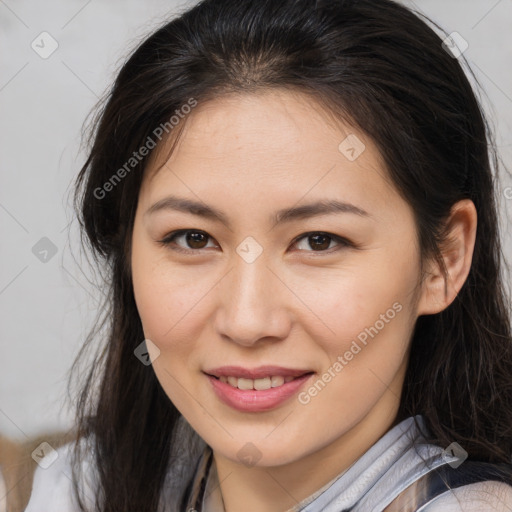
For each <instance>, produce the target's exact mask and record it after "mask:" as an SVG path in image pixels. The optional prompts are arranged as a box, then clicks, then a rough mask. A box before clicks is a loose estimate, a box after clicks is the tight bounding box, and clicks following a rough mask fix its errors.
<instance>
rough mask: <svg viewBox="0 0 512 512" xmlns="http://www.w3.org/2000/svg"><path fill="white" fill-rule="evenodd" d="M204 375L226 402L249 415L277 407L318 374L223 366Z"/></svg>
mask: <svg viewBox="0 0 512 512" xmlns="http://www.w3.org/2000/svg"><path fill="white" fill-rule="evenodd" d="M203 373H205V375H206V376H207V377H208V379H209V380H210V383H211V385H212V388H213V391H214V392H215V394H216V395H217V396H218V398H220V400H221V401H222V402H224V403H225V404H227V405H229V406H231V407H233V408H235V409H238V410H240V411H246V412H262V411H266V410H270V409H273V408H274V407H277V406H278V405H280V404H281V403H283V402H285V401H287V400H288V399H289V398H291V396H293V395H295V394H296V393H297V392H298V391H299V390H300V388H301V387H302V386H303V385H304V384H305V383H306V382H307V381H308V380H309V378H310V377H311V376H312V375H313V374H314V372H313V371H311V370H305V369H295V368H283V367H279V366H260V367H258V368H251V369H249V368H242V367H240V366H223V367H221V368H214V369H212V370H207V371H204V372H203Z"/></svg>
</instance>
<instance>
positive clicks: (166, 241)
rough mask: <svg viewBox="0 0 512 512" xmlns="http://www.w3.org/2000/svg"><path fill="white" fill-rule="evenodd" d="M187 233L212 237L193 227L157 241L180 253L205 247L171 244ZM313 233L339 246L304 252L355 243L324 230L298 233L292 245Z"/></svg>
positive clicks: (330, 250)
mask: <svg viewBox="0 0 512 512" xmlns="http://www.w3.org/2000/svg"><path fill="white" fill-rule="evenodd" d="M187 233H201V234H203V235H206V237H207V238H208V240H211V239H213V237H211V236H210V235H208V233H206V232H205V231H201V230H194V229H179V230H177V231H172V232H171V233H169V234H168V235H167V236H166V237H165V238H163V239H162V240H159V241H158V243H159V244H161V245H163V246H164V247H167V248H169V249H171V250H173V251H176V252H181V253H185V254H192V253H198V252H200V251H202V250H204V249H205V248H202V249H184V248H182V247H179V246H176V245H174V246H173V245H172V244H173V242H174V240H175V239H176V238H177V237H179V236H181V235H186V234H187ZM313 235H324V236H327V237H328V238H331V239H332V240H334V241H336V242H338V244H339V247H338V248H334V251H333V250H332V249H333V248H332V247H331V248H330V249H325V250H320V251H314V250H311V251H305V252H311V253H316V254H318V253H327V254H332V253H333V252H336V251H339V250H340V249H342V248H343V247H355V245H354V244H353V243H352V242H349V241H348V240H347V239H345V238H342V237H340V236H337V235H334V234H332V233H327V232H325V231H309V232H307V233H303V234H302V235H300V236H298V237H297V238H295V239H294V241H293V244H292V245H295V244H296V243H297V242H299V241H300V240H302V239H303V238H309V237H310V236H313ZM329 245H330V244H329Z"/></svg>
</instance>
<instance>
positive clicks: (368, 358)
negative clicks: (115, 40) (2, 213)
mask: <svg viewBox="0 0 512 512" xmlns="http://www.w3.org/2000/svg"><path fill="white" fill-rule="evenodd" d="M182 122H183V121H182ZM347 137H348V139H347ZM362 144H364V146H363V145H362ZM164 152H165V151H164ZM164 152H161V153H160V154H163V153H164ZM157 160H158V159H156V160H154V162H153V163H152V164H151V167H150V168H148V169H147V174H146V176H145V178H144V182H143V186H142V189H141V192H140V196H139V202H138V207H137V212H136V218H135V225H134V230H133V245H132V254H131V264H132V271H133V286H134V293H135V299H136V303H137V307H138V311H139V314H140V317H141V320H142V324H143V328H144V334H145V337H146V339H149V340H151V343H148V344H149V346H150V347H155V346H156V347H157V348H158V350H159V353H158V351H157V350H156V349H154V348H153V349H152V350H150V353H152V356H153V357H154V358H155V359H154V361H153V369H154V371H155V373H156V376H157V378H158V380H159V382H160V384H161V385H162V388H163V389H164V390H165V392H166V393H167V395H168V396H169V398H170V399H171V400H172V402H173V403H174V404H175V405H176V407H177V408H178V409H179V410H180V411H181V413H182V414H183V415H184V416H185V418H186V419H187V421H188V422H189V423H190V424H191V426H192V427H193V428H194V429H195V430H196V431H197V432H198V433H199V435H200V436H201V437H202V438H203V439H204V440H205V441H206V442H207V443H208V444H209V445H210V446H211V447H212V448H213V450H214V451H215V452H216V453H217V454H220V455H221V456H223V457H225V458H228V459H230V460H232V461H235V462H236V461H238V462H240V463H244V464H247V463H249V464H254V465H260V466H273V465H279V464H286V463H290V462H293V461H296V460H298V459H300V458H302V457H305V456H308V455H313V454H315V453H321V452H322V451H324V452H326V451H327V450H330V451H329V453H331V454H332V453H335V451H336V450H333V447H335V446H336V445H337V444H339V445H340V446H341V444H343V442H345V441H346V440H347V439H352V441H354V440H357V442H361V443H363V445H361V449H363V448H364V443H366V447H368V445H371V444H372V443H373V442H375V441H376V440H377V439H378V438H379V437H380V436H381V435H382V434H383V433H384V432H385V431H386V430H387V429H388V428H389V427H390V426H391V425H392V424H393V422H394V420H395V417H396V413H397V410H398V406H399V400H400V393H401V388H402V383H403V378H404V372H405V369H406V361H407V355H408V347H409V340H410V338H411V334H412V330H413V327H414V323H415V321H416V318H417V317H418V315H419V314H422V312H421V311H420V309H421V290H420V289H419V288H418V283H419V279H420V255H419V248H418V243H417V236H416V229H415V223H414V218H413V212H412V210H411V208H410V207H409V205H408V204H407V203H406V202H405V201H404V200H403V199H402V198H401V197H400V196H399V194H398V192H397V191H396V190H395V189H394V188H393V186H392V185H391V184H390V181H389V179H388V178H387V176H386V173H385V169H384V165H383V162H382V160H381V157H380V154H379V152H378V151H377V149H376V146H375V145H374V144H373V143H372V141H371V140H370V139H369V138H368V137H367V136H366V135H364V134H363V133H361V132H360V131H358V130H356V129H354V128H351V127H350V126H348V125H344V127H343V130H342V129H340V127H335V126H334V125H333V124H332V123H331V122H330V121H329V118H328V117H327V116H326V114H325V112H324V111H322V110H321V109H320V108H319V107H318V106H317V105H316V104H315V103H314V102H313V101H312V100H311V99H310V98H308V97H306V96H303V95H298V94H291V93H290V92H282V91H277V90H274V91H272V92H265V93H259V94H246V95H240V96H236V95H231V96H226V97H223V98H222V99H218V100H215V101H212V102H209V103H206V104H202V105H198V106H197V107H196V108H195V109H194V110H192V112H191V113H190V114H189V116H188V119H187V122H186V125H185V128H184V131H183V133H182V135H181V138H180V140H179V143H178V145H177V146H176V148H175V151H174V152H173V154H172V156H171V157H170V159H169V160H168V161H167V162H166V163H165V165H164V166H163V167H162V168H160V169H158V167H160V166H161V165H162V164H163V163H164V162H163V161H159V162H158V163H157ZM192 203H193V204H192ZM187 205H188V206H187ZM196 205H197V206H196ZM322 205H323V206H322ZM328 205H330V206H328ZM181 230H186V231H185V232H184V233H178V234H176V236H175V237H174V238H173V239H172V240H171V236H172V234H173V233H174V232H176V231H181ZM163 241H166V243H163ZM418 290H420V293H419V294H417V293H416V291H418ZM141 342H142V340H141ZM152 344H154V345H152ZM157 354H158V357H156V355H157ZM270 366H271V367H273V368H268V367H270ZM228 367H237V368H228ZM265 367H267V368H265ZM212 375H213V376H212ZM228 376H229V379H228V378H227V377H228ZM251 376H252V377H253V379H249V377H251ZM237 377H240V379H237ZM242 377H243V378H242ZM292 378H293V380H290V379H292ZM226 380H227V382H225V381H226ZM344 440H345V441H344ZM340 443H341V444H340ZM357 449H358V448H354V450H357ZM326 453H327V452H326ZM248 461H249V462H248Z"/></svg>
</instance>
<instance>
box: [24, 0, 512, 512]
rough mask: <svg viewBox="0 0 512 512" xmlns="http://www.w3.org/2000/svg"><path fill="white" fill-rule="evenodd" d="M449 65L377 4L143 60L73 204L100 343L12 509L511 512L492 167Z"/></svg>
mask: <svg viewBox="0 0 512 512" xmlns="http://www.w3.org/2000/svg"><path fill="white" fill-rule="evenodd" d="M449 46H450V45H447V44H443V38H441V37H440V36H438V35H437V34H436V33H435V32H434V31H433V29H431V28H429V26H428V25H427V24H426V22H424V21H422V20H421V19H420V18H419V17H418V16H417V15H415V14H413V13H412V12H411V11H409V10H408V9H406V8H405V7H403V6H401V5H399V4H396V3H394V2H391V1H388V0H361V1H342V2H330V1H313V0H300V1H298V0H277V1H276V0H272V1H270V0H260V1H254V0H236V1H235V0H232V1H231V0H205V1H203V2H201V3H199V4H197V5H196V6H195V7H193V8H191V9H190V10H189V11H187V12H185V13H184V14H182V15H181V16H180V17H179V18H177V19H175V20H173V21H171V22H169V23H166V24H165V25H164V26H163V27H162V28H161V29H160V30H158V31H157V32H156V33H154V34H153V35H151V37H149V38H148V39H147V40H146V41H144V42H143V43H142V44H141V45H140V47H139V48H138V49H137V50H136V51H135V52H134V54H133V55H132V56H131V57H130V59H129V60H128V61H127V63H126V64H125V65H124V66H123V68H122V69H121V71H120V73H119V75H118V77H117V79H116V81H115V84H114V86H113V88H112V91H111V92H110V95H109V97H108V99H107V102H106V104H105V106H104V108H103V110H102V111H101V113H100V115H99V116H98V118H97V120H96V122H95V124H94V133H93V143H92V147H91V150H90V155H89V158H88V160H87V162H86V164H85V165H84V167H83V168H82V170H81V173H80V175H79V177H78V181H77V189H76V193H77V195H76V199H77V205H78V209H79V216H80V220H81V223H82V227H83V230H84V234H85V236H86V238H87V241H88V243H89V244H90V246H91V247H92V249H93V251H94V254H95V256H96V257H97V258H98V259H99V260H100V262H104V263H105V264H106V269H107V271H108V272H107V275H106V277H105V279H106V283H107V284H108V286H109V287H110V288H109V289H110V294H109V295H108V299H107V303H106V308H105V316H104V322H103V325H105V326H107V329H108V336H107V340H106V344H105V347H104V348H103V351H100V352H99V353H98V356H97V359H96V361H95V364H94V365H93V367H92V368H91V369H90V372H89V374H88V377H87V379H86V381H85V383H84V386H83V390H82V392H81V394H80V396H79V399H78V401H77V423H78V431H77V442H76V443H75V445H74V446H71V445H67V446H66V448H65V449H64V450H62V451H61V457H60V458H59V459H58V461H59V462H58V463H56V464H55V465H54V466H53V468H54V469H51V468H48V469H47V470H46V473H44V472H43V471H38V473H37V474H36V477H35V482H34V492H33V495H32V499H31V503H30V504H29V507H28V509H27V510H28V511H29V512H32V511H34V510H36V509H37V510H40V508H38V507H40V504H41V503H47V504H48V503H57V501H54V502H52V500H61V501H59V502H58V503H60V504H61V506H62V507H63V509H64V508H65V509H66V510H98V511H103V512H106V511H114V510H115V511H146V510H147V511H154V510H172V511H175V510H180V511H181V510H188V511H192V510H198V511H202V512H212V511H227V512H237V511H246V510H250V511H251V512H259V511H275V512H280V511H285V510H294V511H295V510H306V511H310V512H312V511H329V512H334V511H336V512H339V511H340V510H352V511H383V510H386V511H391V510H402V511H404V510H407V511H409V510H411V511H412V510H422V511H429V512H432V511H438V510H461V509H462V510H478V511H482V510H510V508H511V507H512V489H511V486H512V476H511V475H512V470H511V466H510V464H509V462H510V456H511V451H512V431H511V429H512V395H511V393H512V338H511V330H510V321H509V317H508V312H509V309H508V304H507V302H506V300H507V299H506V297H505V293H504V291H503V282H502V281H501V274H500V271H501V270H500V269H501V263H500V261H501V257H502V254H501V246H500V239H499V232H498V223H497V212H496V200H495V190H494V177H493V174H492V165H493V164H494V166H495V167H496V164H497V157H496V155H495V153H494V152H493V150H492V145H490V146H489V145H488V143H490V142H491V141H492V139H491V134H490V133H489V130H488V128H487V124H486V121H485V118H484V116H483V114H482V111H481V109H480V106H479V104H478V102H477V100H476V98H475V95H474V93H473V91H472V89H471V86H470V85H469V82H468V80H467V78H466V76H465V74H464V71H463V69H462V67H461V65H460V63H459V59H457V58H455V54H454V53H453V52H451V51H450V50H449ZM489 148H490V149H489ZM313 253H314V254H313ZM95 384H98V388H97V389H95V388H94V385H95ZM93 392H94V393H97V395H95V394H94V395H93ZM85 455H87V460H85ZM86 463H87V464H88V465H87V466H85V464H86ZM71 467H72V468H73V475H72V478H71V476H70V472H71ZM80 473H82V475H80ZM52 474H53V475H61V476H60V478H61V480H60V482H61V483H58V484H56V483H53V484H52V480H51V478H52V476H51V475H52ZM62 475H65V476H66V475H67V476H66V478H64V477H63V476H62ZM82 477H87V478H89V481H88V483H87V485H85V484H84V483H82V480H81V478H82ZM71 480H73V486H74V487H73V493H74V494H73V496H72V497H71V489H69V482H70V481H71ZM64 484H65V485H64ZM44 489H47V490H48V489H53V490H52V497H48V496H47V495H45V494H44V493H45V491H44ZM81 490H83V492H81ZM80 492H81V494H80V496H79V493H80ZM75 494H76V497H77V498H80V500H78V499H76V503H75ZM68 496H69V498H68ZM79 501H80V502H81V503H78V502H79ZM66 507H67V508H66ZM48 510H52V508H51V506H49V505H48Z"/></svg>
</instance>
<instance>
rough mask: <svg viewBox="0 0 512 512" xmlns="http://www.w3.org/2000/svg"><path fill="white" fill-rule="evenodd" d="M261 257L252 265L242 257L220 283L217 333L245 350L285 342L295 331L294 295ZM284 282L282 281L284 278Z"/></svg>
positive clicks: (237, 258) (236, 258)
mask: <svg viewBox="0 0 512 512" xmlns="http://www.w3.org/2000/svg"><path fill="white" fill-rule="evenodd" d="M276 274H277V272H276V271H275V270H273V269H270V268H269V266H268V263H267V260H266V259H265V258H264V257H263V255H261V256H260V257H259V258H257V259H256V261H253V262H252V263H248V262H246V261H244V260H243V259H242V258H240V257H239V256H238V255H235V257H234V264H233V266H232V267H231V270H230V272H229V273H228V275H226V276H225V277H224V279H223V280H222V281H221V283H219V288H218V293H219V301H218V308H217V312H216V317H215V326H216V330H217V333H218V334H219V335H220V336H221V337H222V338H224V339H228V340H230V341H232V342H234V343H237V344H239V345H242V346H252V345H255V344H258V343H262V342H263V341H264V340H266V341H267V342H269V341H271V342H275V341H277V340H281V339H285V338H286V337H287V336H288V334H289V332H290V329H291V325H292V321H291V312H290V309H289V302H290V300H291V297H290V296H291V295H292V294H291V292H290V291H289V290H288V289H287V288H286V286H285V285H284V284H283V282H282V281H281V280H280V279H279V278H278V277H276ZM281 279H282V278H281Z"/></svg>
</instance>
